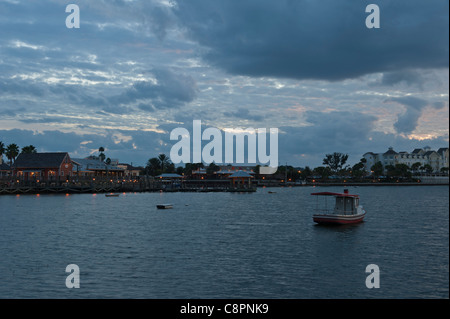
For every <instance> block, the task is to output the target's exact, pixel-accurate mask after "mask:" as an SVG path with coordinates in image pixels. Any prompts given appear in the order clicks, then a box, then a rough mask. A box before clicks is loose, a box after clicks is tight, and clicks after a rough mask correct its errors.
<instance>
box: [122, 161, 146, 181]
mask: <svg viewBox="0 0 450 319" xmlns="http://www.w3.org/2000/svg"><path fill="white" fill-rule="evenodd" d="M117 167H118V168H121V169H123V174H124V177H129V178H133V177H138V176H140V175H141V172H143V171H144V167H136V166H133V165H130V164H125V163H119V164H117Z"/></svg>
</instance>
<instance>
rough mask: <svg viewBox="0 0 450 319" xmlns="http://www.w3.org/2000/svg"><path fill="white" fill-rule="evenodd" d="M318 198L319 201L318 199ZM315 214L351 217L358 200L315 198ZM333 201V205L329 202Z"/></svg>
mask: <svg viewBox="0 0 450 319" xmlns="http://www.w3.org/2000/svg"><path fill="white" fill-rule="evenodd" d="M319 197H320V199H319ZM316 198H317V200H316V209H315V210H316V212H317V213H321V214H336V215H352V214H355V211H356V207H357V206H358V198H355V197H344V196H336V197H334V196H333V197H331V196H316ZM333 200H334V201H335V203H334V204H333V203H332V202H331V201H333Z"/></svg>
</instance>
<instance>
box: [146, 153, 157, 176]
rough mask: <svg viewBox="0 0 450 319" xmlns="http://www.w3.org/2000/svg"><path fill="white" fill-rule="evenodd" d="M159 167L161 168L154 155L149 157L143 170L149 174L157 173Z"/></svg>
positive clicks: (154, 174)
mask: <svg viewBox="0 0 450 319" xmlns="http://www.w3.org/2000/svg"><path fill="white" fill-rule="evenodd" d="M160 169H161V165H160V161H159V159H158V158H156V157H153V158H151V159H149V160H148V162H147V166H146V167H145V171H146V172H147V174H149V175H151V176H156V175H158V173H159V171H160Z"/></svg>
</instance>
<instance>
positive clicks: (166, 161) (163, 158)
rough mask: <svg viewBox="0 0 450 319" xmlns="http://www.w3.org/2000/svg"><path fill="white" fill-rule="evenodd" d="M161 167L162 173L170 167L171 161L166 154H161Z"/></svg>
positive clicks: (159, 158) (159, 157)
mask: <svg viewBox="0 0 450 319" xmlns="http://www.w3.org/2000/svg"><path fill="white" fill-rule="evenodd" d="M158 160H159V167H160V168H161V171H162V173H164V170H166V169H167V168H168V167H169V165H170V159H169V157H168V156H167V155H166V154H159V156H158Z"/></svg>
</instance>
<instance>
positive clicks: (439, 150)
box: [437, 147, 448, 155]
mask: <svg viewBox="0 0 450 319" xmlns="http://www.w3.org/2000/svg"><path fill="white" fill-rule="evenodd" d="M447 150H448V147H441V148H440V149H438V151H437V153H438V154H440V155H442V154H443V153H445V152H446V151H447Z"/></svg>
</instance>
